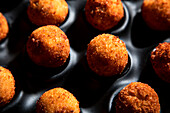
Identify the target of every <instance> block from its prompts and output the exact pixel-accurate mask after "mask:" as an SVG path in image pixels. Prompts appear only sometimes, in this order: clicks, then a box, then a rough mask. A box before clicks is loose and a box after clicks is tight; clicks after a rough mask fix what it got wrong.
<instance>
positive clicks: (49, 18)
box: [27, 0, 68, 26]
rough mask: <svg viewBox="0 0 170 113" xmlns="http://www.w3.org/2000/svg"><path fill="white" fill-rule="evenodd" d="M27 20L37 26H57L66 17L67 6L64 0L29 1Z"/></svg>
mask: <svg viewBox="0 0 170 113" xmlns="http://www.w3.org/2000/svg"><path fill="white" fill-rule="evenodd" d="M27 14H28V18H29V19H30V21H31V22H32V23H34V24H36V25H38V26H43V25H57V26H59V25H60V24H61V23H62V22H64V20H65V19H66V17H67V14H68V4H67V2H66V1H65V0H30V5H29V6H28V9H27Z"/></svg>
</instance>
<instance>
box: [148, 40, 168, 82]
mask: <svg viewBox="0 0 170 113" xmlns="http://www.w3.org/2000/svg"><path fill="white" fill-rule="evenodd" d="M150 60H151V63H152V66H153V69H154V70H155V72H156V74H157V75H158V76H159V77H160V78H161V79H162V80H164V81H166V82H168V83H170V43H168V42H163V43H159V45H158V46H157V47H156V48H155V49H154V50H153V51H152V52H151V58H150Z"/></svg>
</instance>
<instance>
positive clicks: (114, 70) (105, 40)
mask: <svg viewBox="0 0 170 113" xmlns="http://www.w3.org/2000/svg"><path fill="white" fill-rule="evenodd" d="M87 62H88V65H89V67H90V68H91V70H92V71H94V72H95V73H97V74H98V75H100V76H113V75H116V74H121V73H122V71H123V70H124V68H125V66H126V64H127V63H128V52H127V50H126V45H125V43H124V42H123V41H122V40H120V39H119V38H118V37H117V36H114V35H111V34H101V35H98V36H96V37H95V38H94V39H92V40H91V41H90V43H89V44H88V48H87Z"/></svg>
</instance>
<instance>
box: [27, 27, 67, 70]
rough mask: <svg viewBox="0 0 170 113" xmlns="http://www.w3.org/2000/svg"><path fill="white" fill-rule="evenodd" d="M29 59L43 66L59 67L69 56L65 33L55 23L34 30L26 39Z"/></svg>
mask: <svg viewBox="0 0 170 113" xmlns="http://www.w3.org/2000/svg"><path fill="white" fill-rule="evenodd" d="M26 48H27V53H28V56H29V57H30V59H31V60H32V61H33V62H34V63H35V64H37V65H39V66H43V67H59V66H61V65H63V64H64V63H65V62H66V60H67V58H68V57H69V52H70V44H69V39H68V38H67V36H66V34H65V33H64V32H63V31H62V30H61V29H60V28H59V27H57V26H55V25H47V26H42V27H39V28H38V29H36V30H34V31H33V32H32V33H31V35H30V37H29V39H28V41H27V46H26Z"/></svg>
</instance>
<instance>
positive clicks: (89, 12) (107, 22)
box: [85, 0, 124, 31]
mask: <svg viewBox="0 0 170 113" xmlns="http://www.w3.org/2000/svg"><path fill="white" fill-rule="evenodd" d="M85 15H86V19H87V21H88V22H89V23H90V24H91V25H92V26H93V27H94V28H96V29H98V30H101V31H105V30H108V29H111V28H113V27H114V26H116V25H117V24H118V23H119V21H120V20H121V19H122V18H123V17H124V10H123V5H122V2H121V0H87V3H86V6H85Z"/></svg>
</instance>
